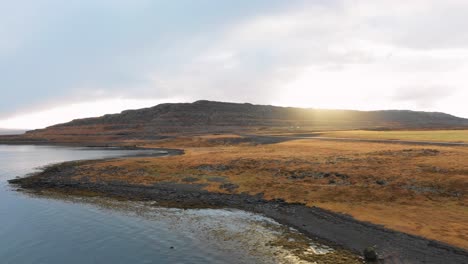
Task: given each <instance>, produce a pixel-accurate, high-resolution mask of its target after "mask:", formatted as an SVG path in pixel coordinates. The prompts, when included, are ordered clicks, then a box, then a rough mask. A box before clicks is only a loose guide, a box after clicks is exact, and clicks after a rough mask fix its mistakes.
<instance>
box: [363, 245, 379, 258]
mask: <svg viewBox="0 0 468 264" xmlns="http://www.w3.org/2000/svg"><path fill="white" fill-rule="evenodd" d="M363 253H364V259H365V260H367V261H377V260H378V258H379V256H378V254H377V251H376V249H375V247H368V248H366V249H364V252H363Z"/></svg>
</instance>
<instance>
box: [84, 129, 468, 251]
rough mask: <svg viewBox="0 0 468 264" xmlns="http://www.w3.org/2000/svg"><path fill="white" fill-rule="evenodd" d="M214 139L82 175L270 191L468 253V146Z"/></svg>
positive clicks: (181, 143)
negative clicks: (171, 153)
mask: <svg viewBox="0 0 468 264" xmlns="http://www.w3.org/2000/svg"><path fill="white" fill-rule="evenodd" d="M211 139H212V137H209V138H208V139H207V138H200V137H198V138H181V139H179V140H176V141H173V140H172V141H171V140H166V141H163V142H162V143H158V144H156V143H151V144H148V145H147V146H151V147H157V146H161V147H174V146H176V147H184V148H185V149H186V154H185V155H183V156H174V157H165V158H130V159H120V160H112V161H105V162H100V163H96V164H93V165H86V166H84V167H83V168H82V172H81V174H78V175H76V176H75V177H77V178H80V177H82V176H86V177H89V179H91V180H94V181H116V180H117V181H124V182H128V183H134V184H148V185H151V184H154V183H156V182H179V183H197V184H199V183H201V184H206V187H205V188H206V189H207V190H209V191H213V192H233V193H241V192H247V193H249V194H257V193H263V194H264V196H265V198H266V199H273V198H283V199H285V200H286V201H288V202H300V203H305V204H307V205H308V206H319V207H322V208H326V209H329V210H332V211H337V212H342V213H346V214H350V215H352V216H353V217H355V218H357V219H360V220H364V221H370V222H373V223H376V224H382V225H385V226H386V227H388V228H392V229H395V230H400V231H403V232H407V233H411V234H415V235H421V236H424V237H427V238H431V239H436V240H440V241H443V242H446V243H449V244H453V245H456V246H460V247H463V248H468V226H467V225H466V223H468V207H467V201H468V200H467V198H466V197H467V196H466V195H467V191H468V148H464V147H428V146H424V147H423V146H408V145H405V146H403V145H395V144H384V143H360V142H331V141H316V140H295V141H289V142H283V143H279V144H272V145H257V146H251V145H245V144H244V145H239V146H232V145H217V146H213V144H212V141H211ZM139 143H140V144H143V143H142V142H139ZM226 186H228V187H230V188H226ZM223 187H224V188H223Z"/></svg>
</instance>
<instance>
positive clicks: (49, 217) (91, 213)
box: [0, 145, 298, 264]
mask: <svg viewBox="0 0 468 264" xmlns="http://www.w3.org/2000/svg"><path fill="white" fill-rule="evenodd" d="M129 153H131V154H136V153H138V152H137V151H123V150H102V149H101V150H99V149H86V148H68V147H50V146H5V145H0V262H1V263H15V264H16V263H47V264H54V263H60V264H61V263H297V262H298V259H297V258H295V256H294V255H293V254H291V253H290V252H287V251H286V250H284V249H282V248H280V247H275V246H271V245H270V242H272V241H275V239H278V238H279V237H281V236H284V235H285V233H287V232H293V231H289V230H287V229H286V228H285V227H284V226H281V225H279V224H277V223H276V222H274V221H272V220H270V219H268V218H265V217H263V216H260V215H256V214H252V213H247V212H244V211H239V210H220V209H199V210H195V209H194V210H181V209H170V208H159V207H154V206H151V205H150V204H149V203H143V202H118V201H113V200H109V199H105V198H78V197H47V198H46V197H42V196H41V197H37V196H35V195H32V194H28V193H24V192H17V191H15V190H14V189H13V188H12V187H11V186H10V185H8V183H7V180H9V179H12V178H15V177H17V176H24V175H25V174H27V173H31V172H33V171H35V170H36V169H37V168H38V167H39V166H44V165H47V164H50V163H57V162H63V161H69V160H79V159H97V158H108V157H119V156H123V155H128V154H129ZM285 230H287V231H285Z"/></svg>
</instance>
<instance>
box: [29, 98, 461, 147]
mask: <svg viewBox="0 0 468 264" xmlns="http://www.w3.org/2000/svg"><path fill="white" fill-rule="evenodd" d="M467 127H468V119H463V118H458V117H455V116H452V115H448V114H444V113H439V112H417V111H408V110H385V111H355V110H323V109H311V108H293V107H278V106H271V105H253V104H248V103H245V104H239V103H225V102H213V101H204V100H203V101H196V102H194V103H175V104H160V105H157V106H154V107H151V108H144V109H138V110H127V111H123V112H122V113H120V114H112V115H104V116H102V117H95V118H85V119H77V120H73V121H71V122H69V123H64V124H58V125H54V126H51V127H48V128H45V129H39V130H33V131H29V132H27V133H26V134H25V135H24V136H23V138H24V137H26V138H30V139H34V140H41V139H47V140H52V141H69V140H71V139H73V141H96V140H104V141H106V140H108V141H114V140H128V139H158V138H161V137H165V136H169V135H174V134H178V135H180V134H196V133H226V132H255V131H257V132H258V131H295V132H298V131H319V130H338V129H371V130H388V129H435V128H438V129H442V128H467Z"/></svg>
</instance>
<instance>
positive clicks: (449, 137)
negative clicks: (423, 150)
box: [320, 130, 468, 142]
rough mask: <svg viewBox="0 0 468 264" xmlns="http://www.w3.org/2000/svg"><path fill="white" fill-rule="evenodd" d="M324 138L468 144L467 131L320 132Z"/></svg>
mask: <svg viewBox="0 0 468 264" xmlns="http://www.w3.org/2000/svg"><path fill="white" fill-rule="evenodd" d="M320 134H321V136H324V137H338V138H359V139H382V140H414V141H433V142H434V141H436V142H468V130H420V131H367V130H350V131H331V132H322V133H320Z"/></svg>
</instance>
